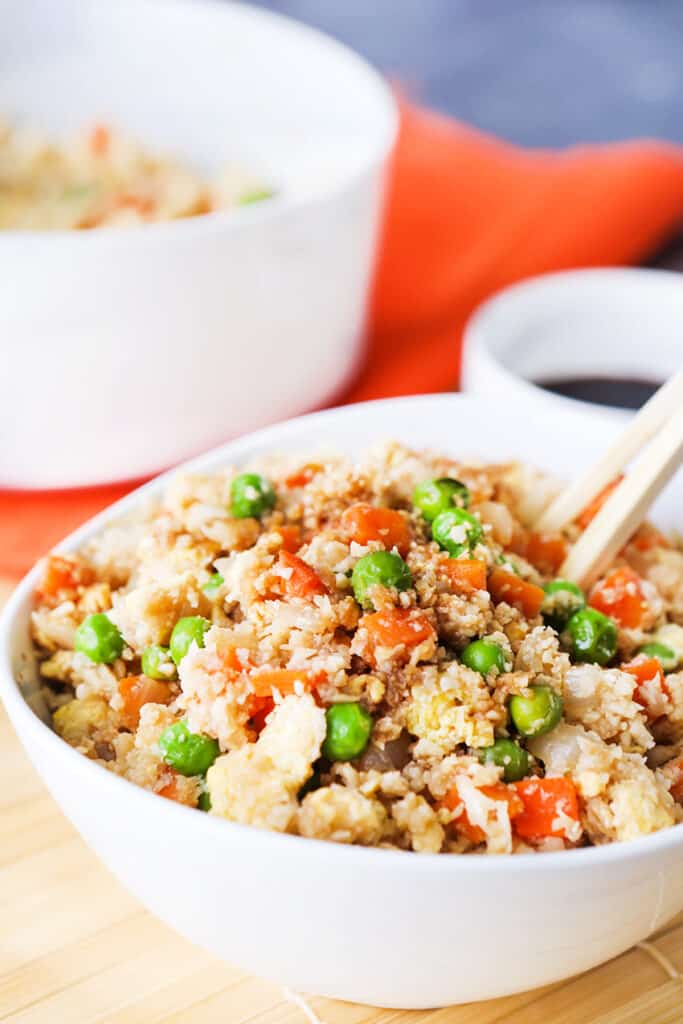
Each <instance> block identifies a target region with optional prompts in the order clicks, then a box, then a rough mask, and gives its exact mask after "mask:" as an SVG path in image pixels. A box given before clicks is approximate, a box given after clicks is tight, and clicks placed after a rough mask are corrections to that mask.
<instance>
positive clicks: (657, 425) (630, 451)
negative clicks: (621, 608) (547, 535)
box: [536, 370, 683, 587]
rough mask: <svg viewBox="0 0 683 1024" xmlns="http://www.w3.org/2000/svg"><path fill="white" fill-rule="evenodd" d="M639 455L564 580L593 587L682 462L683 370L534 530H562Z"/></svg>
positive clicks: (577, 548) (573, 555)
mask: <svg viewBox="0 0 683 1024" xmlns="http://www.w3.org/2000/svg"><path fill="white" fill-rule="evenodd" d="M648 442H650V443H649V445H648ZM646 446H647V447H646ZM638 455H640V458H639V459H638V461H637V463H636V464H635V466H634V467H633V468H632V470H631V471H630V472H629V473H628V474H627V475H626V476H625V477H624V479H623V480H622V482H621V483H620V484H619V486H618V487H617V488H616V489H615V490H614V491H613V492H612V494H610V496H609V497H608V498H607V500H606V501H605V503H604V505H603V506H602V508H601V509H600V511H599V512H598V514H597V515H596V516H595V518H594V519H593V521H592V522H591V523H590V525H589V526H588V527H587V529H586V530H585V531H584V532H583V534H582V535H581V537H580V538H579V539H578V541H577V542H576V544H574V546H573V548H572V550H571V551H570V553H569V556H568V557H567V559H566V561H565V563H564V565H563V566H562V568H561V570H560V575H561V576H563V577H564V578H565V579H569V580H573V581H574V582H575V583H579V584H580V585H582V586H584V587H588V586H590V585H591V584H592V583H594V582H595V580H596V579H597V578H598V576H600V575H601V574H602V573H603V572H604V570H605V569H607V568H608V566H609V565H610V564H611V562H612V561H613V559H614V557H615V555H616V554H617V553H618V552H619V551H620V550H621V549H622V547H623V546H624V544H625V543H626V542H627V540H628V539H629V537H630V536H631V535H632V534H633V533H634V532H635V531H636V530H637V528H638V527H639V526H640V524H641V523H642V522H643V519H644V518H645V516H646V513H647V510H648V509H649V507H650V505H651V504H652V503H653V501H654V500H655V498H656V497H657V495H658V494H659V492H660V491H661V490H662V489H663V488H664V487H665V486H666V484H667V483H668V482H669V480H670V479H671V477H672V476H673V475H674V473H675V472H676V470H677V469H678V467H679V466H680V465H681V462H683V370H681V371H679V372H678V373H677V374H675V376H673V377H671V379H670V380H668V381H667V382H666V384H663V385H662V387H661V388H659V390H658V391H656V392H655V394H654V395H653V396H652V398H651V399H650V400H649V402H647V403H646V404H645V405H644V406H643V408H642V409H641V410H640V412H639V413H638V415H637V416H635V418H634V419H633V420H632V421H631V423H630V424H629V426H628V428H627V429H626V430H625V431H624V433H623V434H622V435H621V436H620V437H619V438H618V439H617V440H616V441H615V442H614V444H613V445H612V446H611V447H610V448H609V449H608V450H607V451H606V452H605V454H604V455H603V456H602V457H601V458H600V459H599V460H598V461H597V462H596V463H595V465H593V466H592V467H591V468H590V469H589V470H588V472H587V473H585V474H584V475H583V476H581V477H579V478H578V479H577V480H575V481H574V483H572V484H570V485H569V487H567V488H566V489H565V490H564V491H562V493H561V494H559V495H558V497H557V498H556V499H555V501H553V502H552V504H551V505H550V506H549V507H548V508H547V509H546V510H545V512H543V514H542V515H541V517H540V518H539V520H538V522H537V523H536V529H537V530H541V531H544V530H548V531H556V530H561V529H562V528H563V527H564V526H566V525H567V524H568V523H570V522H572V520H574V519H575V518H576V516H577V515H578V514H579V513H580V512H581V511H582V510H583V509H584V508H585V507H586V506H587V505H588V504H589V503H590V502H591V501H592V500H593V499H594V498H595V497H596V496H597V495H598V494H600V492H601V491H602V490H604V488H605V487H606V486H607V485H608V484H609V483H611V482H612V481H613V480H614V479H615V477H617V476H618V475H619V473H621V471H622V470H623V469H624V468H625V467H626V465H627V464H628V463H630V462H631V461H632V460H633V459H634V458H635V457H636V456H638Z"/></svg>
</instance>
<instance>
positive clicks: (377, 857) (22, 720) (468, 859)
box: [0, 393, 683, 875]
mask: <svg viewBox="0 0 683 1024" xmlns="http://www.w3.org/2000/svg"><path fill="white" fill-rule="evenodd" d="M424 402H436V403H441V404H443V405H444V406H448V405H451V404H453V403H459V404H460V403H466V404H468V405H470V406H475V405H482V404H484V403H485V402H486V399H485V398H484V397H480V396H477V395H467V394H462V393H459V394H455V393H451V394H443V393H442V394H430V395H411V396H406V397H399V398H384V399H378V400H374V401H368V402H361V403H357V404H355V405H347V406H340V407H337V408H335V409H326V410H323V411H320V412H314V413H308V414H307V415H304V416H297V417H293V418H292V419H289V420H285V421H282V422H281V423H277V424H274V425H271V426H268V427H264V428H262V429H260V430H257V431H254V432H252V433H250V434H246V435H244V436H243V437H240V438H238V439H237V440H233V441H228V442H227V443H226V444H223V445H219V446H218V447H216V448H212V449H210V450H209V451H207V452H205V453H203V454H202V455H199V456H196V457H195V458H193V459H190V460H188V461H186V462H183V463H181V464H180V465H178V466H176V467H174V468H173V469H170V470H167V471H165V472H164V473H162V474H160V475H159V476H157V477H155V478H154V479H153V480H150V481H149V482H148V483H145V484H143V485H142V486H141V487H138V488H136V489H135V490H133V491H132V492H131V493H130V494H128V495H126V496H125V497H123V498H121V499H119V500H118V501H116V502H115V503H114V504H113V505H110V506H109V507H107V508H106V509H104V510H103V511H102V512H99V513H98V514H97V515H95V516H93V517H92V518H91V519H89V520H87V522H86V523H84V524H83V525H82V526H80V527H79V528H78V529H77V530H75V531H73V532H72V533H71V534H69V536H68V537H66V538H65V539H64V540H63V541H61V542H60V543H59V544H57V545H56V546H55V548H54V549H53V550H54V551H57V552H64V553H68V552H70V551H73V550H75V549H76V548H77V547H78V546H79V545H80V544H82V543H83V542H84V541H85V540H86V539H87V538H89V537H90V536H92V535H94V534H96V533H97V532H98V531H99V530H101V529H102V528H103V527H104V526H105V525H107V524H108V523H111V522H115V521H117V520H118V519H119V518H120V517H121V516H122V515H125V514H127V513H130V512H131V511H132V510H133V509H134V508H135V507H138V506H139V505H140V504H141V503H144V501H145V500H147V499H149V498H151V497H153V496H154V495H156V494H157V493H160V492H161V491H162V490H163V488H164V486H165V485H166V483H167V482H168V481H169V480H170V479H172V477H173V476H175V474H176V473H178V472H195V471H200V470H207V471H210V469H209V467H210V466H211V465H212V464H213V463H216V464H218V463H221V462H223V463H226V464H228V463H230V462H232V461H234V462H237V463H238V464H239V462H240V461H241V460H242V459H244V458H248V457H250V455H253V454H254V451H253V450H254V449H255V448H256V447H257V446H259V445H265V444H271V443H272V444H273V445H274V446H276V443H277V440H278V439H280V440H282V439H283V437H285V438H286V436H287V434H292V435H293V434H296V433H297V432H298V430H299V429H300V428H301V426H306V427H308V426H312V427H314V428H318V427H319V428H321V430H322V429H324V427H325V425H326V424H328V423H330V422H334V421H335V420H339V419H342V420H343V419H344V418H345V417H347V416H349V415H353V413H354V412H355V411H356V410H358V409H361V410H363V409H366V410H367V409H370V408H376V409H382V408H387V407H390V406H396V405H399V406H402V407H404V409H405V415H406V417H409V416H410V413H411V410H414V408H415V407H416V406H418V405H419V404H420V403H424ZM512 402H513V404H518V405H519V409H520V412H522V411H523V410H524V409H525V403H524V402H523V401H522V400H520V399H518V398H516V397H514V398H513V399H512ZM318 436H321V433H320V431H319V432H318ZM38 574H39V563H36V565H34V566H33V568H32V569H31V570H30V571H29V572H28V573H27V574H26V575H25V576H24V577H23V579H22V580H21V581H20V582H19V584H18V585H17V586H16V587H15V589H14V591H13V592H12V594H11V595H10V597H9V599H8V601H7V603H6V604H5V607H4V608H3V610H2V612H1V613H0V697H1V698H2V700H3V702H4V704H5V708H6V710H7V713H8V716H9V718H10V720H11V722H12V724H13V726H14V728H15V731H16V732H17V734H18V737H19V739H20V741H21V743H22V745H23V746H24V747H25V748H28V746H29V744H30V743H31V741H35V743H36V744H38V745H40V746H42V747H43V748H47V749H48V751H49V754H50V756H51V757H52V758H54V759H55V760H56V763H57V764H59V763H60V762H61V763H62V764H63V765H66V766H68V767H69V768H71V769H72V770H73V772H75V773H76V774H81V773H82V774H84V775H86V776H87V778H88V779H89V780H90V784H91V785H92V786H99V787H104V791H105V792H106V791H109V792H111V793H112V795H118V796H119V797H120V798H121V799H124V800H125V799H126V796H127V798H128V799H129V800H132V801H133V802H134V803H135V805H136V806H137V808H138V809H139V812H140V813H141V814H156V815H158V816H159V817H160V818H163V817H166V819H167V821H168V824H169V827H171V826H172V825H173V822H174V821H175V822H176V823H177V825H176V827H178V828H181V827H187V828H190V827H194V828H196V829H198V830H199V832H198V839H199V838H200V837H201V836H202V835H203V834H206V835H207V837H208V836H212V837H213V839H214V841H215V842H217V841H219V837H220V836H223V839H224V840H225V839H230V841H233V842H234V841H237V840H240V841H243V842H245V843H247V844H254V843H261V842H262V843H265V844H270V845H273V850H274V852H276V851H277V850H278V849H280V850H281V851H282V853H283V854H285V853H286V852H289V853H290V854H293V853H296V852H297V851H298V852H299V854H300V855H301V856H311V857H314V858H316V859H317V857H318V856H320V855H324V856H325V857H328V858H336V857H340V858H346V860H347V861H349V862H350V863H351V864H352V863H356V864H357V865H358V867H359V868H360V867H363V868H367V869H369V868H370V867H374V868H380V869H381V868H383V867H385V868H390V867H391V868H393V869H397V868H398V865H399V864H401V865H405V870H409V871H413V872H415V871H417V872H421V871H427V872H432V871H434V870H437V871H442V872H448V873H450V872H453V871H456V872H465V873H471V874H476V875H478V874H480V873H486V874H494V875H497V874H500V873H501V872H502V873H503V874H504V873H506V872H510V871H512V872H520V873H526V872H528V871H538V870H539V868H540V866H541V865H543V866H544V867H545V868H547V870H549V871H551V872H552V873H553V874H554V873H556V872H562V871H573V870H575V869H576V868H577V867H579V866H585V867H586V868H591V867H593V868H604V867H607V866H609V865H610V864H613V863H615V862H617V861H624V860H637V859H638V858H639V857H641V856H654V855H655V854H657V853H660V852H663V851H666V850H669V849H671V848H675V847H678V846H682V845H683V826H682V825H681V824H676V825H672V826H671V827H670V828H667V829H662V830H660V831H659V832H655V833H652V834H650V835H647V836H641V837H639V838H638V839H633V840H629V841H621V842H614V843H608V844H605V845H603V846H591V847H584V848H579V849H574V850H563V851H557V852H556V853H552V854H551V853H548V854H537V853H519V854H499V855H471V856H467V855H463V856H457V855H453V856H448V855H445V854H441V853H436V854H420V855H410V852H409V851H403V850H386V849H381V848H378V847H361V846H351V845H346V844H342V843H334V842H331V841H329V840H323V839H309V838H306V837H303V836H294V835H287V834H282V833H279V832H273V831H269V830H266V829H259V828H255V827H254V826H251V825H241V824H238V823H236V822H231V821H225V820H223V819H221V818H218V817H217V816H214V815H210V814H198V813H197V812H196V810H195V809H194V808H190V807H184V806H182V805H180V804H177V803H175V802H174V801H172V800H164V799H160V798H159V797H158V795H157V794H155V793H151V792H149V791H148V790H145V789H143V788H142V787H140V786H137V785H136V784H135V783H133V782H130V781H129V780H127V779H124V778H121V777H120V776H118V775H115V774H114V773H113V772H110V771H108V770H107V769H106V768H104V767H102V766H101V765H99V764H97V763H95V762H94V761H90V760H89V759H88V758H86V757H84V756H83V755H82V754H79V753H78V752H77V751H76V750H75V749H74V748H73V747H70V746H69V744H68V743H66V742H65V741H64V740H62V739H60V737H59V736H57V734H56V733H55V732H53V730H52V729H51V728H50V727H49V726H48V725H47V724H46V723H45V722H44V721H43V720H42V719H41V718H40V717H39V716H38V715H37V714H36V713H35V712H34V711H33V710H31V708H30V707H29V705H28V703H27V702H26V700H25V698H24V696H23V694H22V693H21V690H20V688H19V683H18V682H17V680H16V678H15V676H14V673H13V671H12V663H11V650H12V641H13V638H14V635H15V633H16V632H18V630H19V629H20V624H21V623H20V620H21V617H22V614H23V612H24V608H25V606H26V605H27V604H29V602H30V601H31V599H32V595H33V591H34V589H35V586H36V583H37V580H38ZM41 781H42V780H41ZM43 784H45V783H43ZM60 810H61V808H60ZM169 816H170V817H169ZM188 816H191V817H188ZM191 821H192V822H194V825H193V826H192V825H190V822H191ZM183 822H185V825H184V826H183ZM216 830H218V831H216ZM539 858H540V860H539ZM438 865H441V866H438ZM346 866H349V864H347V865H346Z"/></svg>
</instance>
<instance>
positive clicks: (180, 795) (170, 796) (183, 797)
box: [156, 772, 197, 807]
mask: <svg viewBox="0 0 683 1024" xmlns="http://www.w3.org/2000/svg"><path fill="white" fill-rule="evenodd" d="M156 792H157V796H163V797H164V798H165V799H166V800H174V801H175V802H176V803H178V804H185V805H186V806H187V807H196V806H197V802H196V795H195V792H194V791H193V789H192V788H191V787H189V786H187V785H185V786H183V784H182V776H179V775H178V774H177V773H176V772H174V773H173V775H171V776H170V778H169V779H168V780H167V781H166V782H164V784H163V786H161V788H160V789H157V791H156Z"/></svg>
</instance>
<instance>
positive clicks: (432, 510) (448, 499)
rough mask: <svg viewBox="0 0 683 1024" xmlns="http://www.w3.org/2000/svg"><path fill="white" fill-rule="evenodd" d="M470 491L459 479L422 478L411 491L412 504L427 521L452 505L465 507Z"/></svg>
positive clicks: (468, 500) (429, 521) (432, 519)
mask: <svg viewBox="0 0 683 1024" xmlns="http://www.w3.org/2000/svg"><path fill="white" fill-rule="evenodd" d="M469 503H470V492H469V490H468V488H467V487H466V486H465V484H463V483H461V482H460V480H451V479H450V477H441V478H440V479H439V480H423V481H422V483H421V484H418V485H417V487H416V488H415V490H414V491H413V505H415V507H416V508H418V509H419V510H420V512H421V513H422V515H423V517H424V518H425V519H426V520H427V522H428V523H431V522H433V521H434V519H436V517H437V516H438V515H439V513H440V512H445V511H446V509H448V508H453V506H454V505H458V506H460V508H467V506H468V505H469Z"/></svg>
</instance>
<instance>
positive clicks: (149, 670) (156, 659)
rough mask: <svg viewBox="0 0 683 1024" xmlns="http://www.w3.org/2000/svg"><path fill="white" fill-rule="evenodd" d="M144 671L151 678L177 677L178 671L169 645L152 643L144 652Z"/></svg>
mask: <svg viewBox="0 0 683 1024" xmlns="http://www.w3.org/2000/svg"><path fill="white" fill-rule="evenodd" d="M142 671H143V673H144V674H145V675H146V676H148V677H149V678H150V679H166V680H168V679H177V678H178V673H177V672H176V667H175V665H174V664H173V659H172V658H171V652H170V651H169V649H168V647H162V646H161V644H152V645H151V646H150V647H145V649H144V651H143V652H142Z"/></svg>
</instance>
